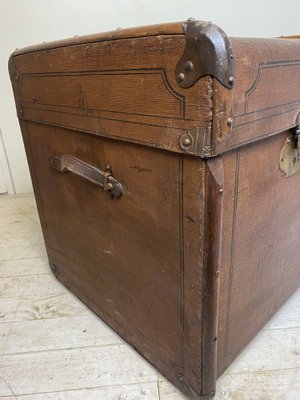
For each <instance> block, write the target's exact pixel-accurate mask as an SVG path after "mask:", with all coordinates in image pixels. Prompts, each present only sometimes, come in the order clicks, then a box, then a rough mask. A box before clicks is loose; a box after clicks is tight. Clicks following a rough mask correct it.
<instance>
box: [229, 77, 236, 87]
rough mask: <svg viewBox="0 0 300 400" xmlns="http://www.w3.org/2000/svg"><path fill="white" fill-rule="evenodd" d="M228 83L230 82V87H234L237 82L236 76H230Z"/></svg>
mask: <svg viewBox="0 0 300 400" xmlns="http://www.w3.org/2000/svg"><path fill="white" fill-rule="evenodd" d="M228 82H229V85H230V86H233V84H234V82H235V79H234V76H230V77H229V79H228Z"/></svg>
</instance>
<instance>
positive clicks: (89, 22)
mask: <svg viewBox="0 0 300 400" xmlns="http://www.w3.org/2000/svg"><path fill="white" fill-rule="evenodd" d="M299 15H300V1H299V0H285V1H281V0H280V1H279V0H244V1H239V0H205V1H204V0H181V1H178V0H105V1H104V0H81V1H78V0H0V128H1V130H2V135H3V141H4V145H5V149H6V153H7V157H8V161H9V166H10V171H9V170H8V168H7V167H3V168H6V171H5V173H4V177H6V180H7V182H6V186H7V188H8V190H9V191H10V192H13V190H14V189H13V185H12V183H11V182H9V176H10V173H9V172H11V176H12V178H13V183H14V187H15V190H16V192H17V193H25V192H29V191H31V190H32V187H31V182H30V177H29V173H28V168H27V163H26V158H25V153H24V149H23V143H22V139H21V134H20V130H19V126H18V122H17V118H16V112H15V106H14V102H13V97H12V91H11V87H10V82H9V77H8V72H7V60H8V57H9V55H10V53H11V52H12V51H13V50H14V49H15V48H16V47H18V48H20V47H23V46H26V45H31V44H35V43H39V42H42V41H50V40H54V39H61V38H65V37H70V36H74V35H83V34H88V33H95V32H102V31H107V30H112V29H115V28H117V27H119V26H121V27H128V26H138V25H144V24H152V23H160V22H168V21H182V20H185V19H187V18H188V17H191V16H193V17H196V18H197V19H201V20H209V21H213V22H214V23H216V24H218V25H219V26H221V27H222V28H223V29H224V30H225V31H226V33H227V34H228V35H230V36H265V37H268V36H280V35H281V34H297V33H298V34H300V27H299ZM0 155H1V154H0ZM0 161H2V165H3V163H4V161H3V160H0Z"/></svg>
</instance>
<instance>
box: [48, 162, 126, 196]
mask: <svg viewBox="0 0 300 400" xmlns="http://www.w3.org/2000/svg"><path fill="white" fill-rule="evenodd" d="M49 166H50V167H51V168H53V169H55V170H57V171H60V172H71V173H72V174H74V175H77V176H80V177H81V178H83V179H86V180H87V181H89V182H91V183H93V184H94V185H96V186H98V187H99V188H100V189H102V190H104V191H105V192H107V194H108V195H109V196H110V197H111V198H116V199H117V198H119V197H121V196H122V193H123V188H122V185H121V183H120V182H118V181H117V180H116V179H115V178H114V177H113V176H112V170H111V165H110V164H109V163H106V167H105V168H106V170H105V171H102V170H101V169H99V168H96V167H94V166H93V165H90V164H88V163H86V162H84V161H82V160H79V159H78V158H76V157H74V156H71V155H69V154H63V155H61V156H59V157H58V156H51V157H49Z"/></svg>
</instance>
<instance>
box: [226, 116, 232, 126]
mask: <svg viewBox="0 0 300 400" xmlns="http://www.w3.org/2000/svg"><path fill="white" fill-rule="evenodd" d="M227 125H228V126H229V128H231V127H232V125H233V118H231V117H229V118H228V120H227Z"/></svg>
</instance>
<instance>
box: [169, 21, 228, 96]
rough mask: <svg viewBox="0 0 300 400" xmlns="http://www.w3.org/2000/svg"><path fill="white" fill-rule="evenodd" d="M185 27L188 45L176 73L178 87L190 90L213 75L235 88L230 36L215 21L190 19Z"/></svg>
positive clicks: (223, 83) (226, 85)
mask: <svg viewBox="0 0 300 400" xmlns="http://www.w3.org/2000/svg"><path fill="white" fill-rule="evenodd" d="M183 27H184V31H185V35H186V46H185V49H184V52H183V55H182V57H181V59H180V60H179V62H178V64H177V66H176V70H175V74H176V82H177V83H178V85H179V86H180V87H182V88H189V87H191V86H193V85H194V84H195V83H196V82H197V81H198V80H199V79H200V78H202V77H203V76H205V75H210V76H213V77H215V78H216V79H218V81H220V83H221V84H222V85H223V86H225V87H226V88H228V89H231V88H232V87H233V85H234V81H235V63H234V59H233V51H232V48H231V44H230V40H229V38H228V37H227V35H226V34H225V33H224V32H223V30H222V29H221V28H219V27H218V26H217V25H214V24H212V23H211V22H203V21H193V20H188V21H187V22H185V23H184V24H183Z"/></svg>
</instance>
